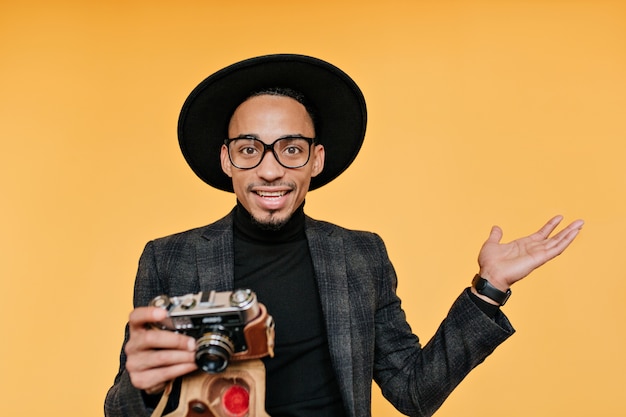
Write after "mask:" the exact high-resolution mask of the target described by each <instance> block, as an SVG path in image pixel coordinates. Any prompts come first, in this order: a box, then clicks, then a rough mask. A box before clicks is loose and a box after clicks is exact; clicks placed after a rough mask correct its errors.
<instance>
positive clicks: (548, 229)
mask: <svg viewBox="0 0 626 417" xmlns="http://www.w3.org/2000/svg"><path fill="white" fill-rule="evenodd" d="M562 220H563V216H561V215H560V214H559V215H557V216H554V217H553V218H551V219H550V220H548V222H547V223H546V224H544V225H543V227H542V228H541V229H539V230H538V231H537V232H536V233H535V235H537V236H540V237H541V238H542V239H547V238H548V236H550V233H552V232H553V231H554V229H556V227H557V226H558V225H559V223H561V221H562Z"/></svg>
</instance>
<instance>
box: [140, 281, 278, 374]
mask: <svg viewBox="0 0 626 417" xmlns="http://www.w3.org/2000/svg"><path fill="white" fill-rule="evenodd" d="M150 305H151V306H154V307H160V308H162V309H164V310H166V311H167V312H168V315H167V318H165V319H164V320H161V321H159V322H158V323H156V324H155V326H156V327H158V328H160V329H163V330H171V331H174V332H178V333H183V334H186V335H189V336H192V337H193V338H194V339H196V356H195V359H196V363H197V365H198V367H199V368H200V369H202V370H203V371H205V372H209V373H218V372H222V371H223V370H224V369H226V367H227V366H228V363H229V360H231V358H232V359H233V360H244V359H258V358H262V357H264V356H268V355H269V356H273V355H274V320H273V318H272V316H270V315H269V314H268V313H267V309H266V308H265V306H264V305H263V304H261V303H259V302H258V301H257V298H256V294H255V293H254V292H252V291H251V290H249V289H238V290H235V291H232V292H231V291H224V292H217V291H205V292H200V293H197V294H187V295H183V296H181V297H168V296H166V295H160V296H158V297H156V298H154V299H153V300H152V301H151V303H150Z"/></svg>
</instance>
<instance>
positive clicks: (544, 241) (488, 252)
mask: <svg viewBox="0 0 626 417" xmlns="http://www.w3.org/2000/svg"><path fill="white" fill-rule="evenodd" d="M561 220H563V216H555V217H553V218H552V219H550V221H548V222H547V223H546V224H545V225H544V226H543V227H542V228H541V229H539V230H538V231H537V232H535V233H533V234H532V235H529V236H526V237H523V238H520V239H516V240H514V241H512V242H510V243H500V240H501V239H502V234H503V233H502V229H500V227H498V226H494V227H493V228H492V229H491V233H490V234H489V238H488V239H487V241H486V242H485V243H484V244H483V246H482V248H481V250H480V253H479V255H478V265H479V266H480V272H479V274H480V276H481V277H483V278H485V279H486V280H488V281H489V282H490V283H491V284H492V285H493V286H495V287H496V288H498V289H500V290H502V291H505V290H507V289H508V288H509V287H510V286H511V285H513V284H514V283H515V282H517V281H519V280H520V279H522V278H524V277H525V276H527V275H528V274H530V273H531V272H532V271H533V270H534V269H536V268H537V267H539V266H541V265H543V264H544V263H546V262H548V261H549V260H551V259H553V258H555V257H556V256H558V255H560V254H561V253H562V252H563V251H564V250H565V249H566V248H567V247H568V246H569V244H570V243H572V241H573V240H574V238H575V237H576V236H577V235H578V232H579V231H580V229H581V228H582V226H583V224H584V222H583V221H582V220H576V221H574V222H572V223H570V224H569V225H568V226H567V227H565V228H564V229H563V230H561V231H560V232H558V233H557V234H555V235H554V236H552V237H550V234H551V233H552V232H553V231H554V230H555V229H556V227H557V226H558V225H559V223H561Z"/></svg>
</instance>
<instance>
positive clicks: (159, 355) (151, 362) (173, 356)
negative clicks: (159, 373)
mask: <svg viewBox="0 0 626 417" xmlns="http://www.w3.org/2000/svg"><path fill="white" fill-rule="evenodd" d="M195 359H196V355H195V352H189V351H184V350H150V351H144V352H142V353H141V354H137V355H132V356H129V357H128V360H127V361H126V369H127V370H128V371H129V372H144V371H147V370H150V369H157V368H166V367H170V366H174V365H181V364H188V365H190V364H194V363H195Z"/></svg>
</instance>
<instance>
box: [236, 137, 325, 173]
mask: <svg viewBox="0 0 626 417" xmlns="http://www.w3.org/2000/svg"><path fill="white" fill-rule="evenodd" d="M240 139H244V140H246V139H247V140H254V141H256V142H258V143H260V144H261V145H262V146H263V154H262V155H261V159H259V162H257V163H256V165H254V166H251V167H246V168H242V167H240V166H238V165H237V164H236V163H235V162H233V158H232V156H231V155H230V146H229V145H230V144H231V143H232V142H234V141H236V140H240ZM285 139H287V140H289V139H304V140H305V141H306V142H307V143H308V144H309V154H308V155H307V158H306V161H305V162H304V163H303V164H301V165H297V166H288V165H285V164H284V163H282V162H281V160H280V158H279V157H278V154H277V153H276V150H275V149H274V145H276V144H277V143H278V142H279V141H281V140H285ZM314 144H316V141H315V138H309V137H306V136H283V137H281V138H278V139H276V140H275V141H274V142H272V143H270V144H267V143H265V142H263V141H262V140H261V139H259V138H255V137H251V136H241V137H237V138H227V139H224V145H226V149H227V151H228V159H229V160H230V163H231V164H232V165H233V166H234V167H235V168H237V169H254V168H256V167H258V166H259V165H261V162H263V158H265V155H266V154H267V151H272V154H273V155H274V159H275V160H276V162H278V163H279V164H280V165H281V166H283V167H285V168H288V169H296V168H302V167H303V166H305V165H306V164H308V163H309V161H310V160H311V148H312V146H313V145H314Z"/></svg>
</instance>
